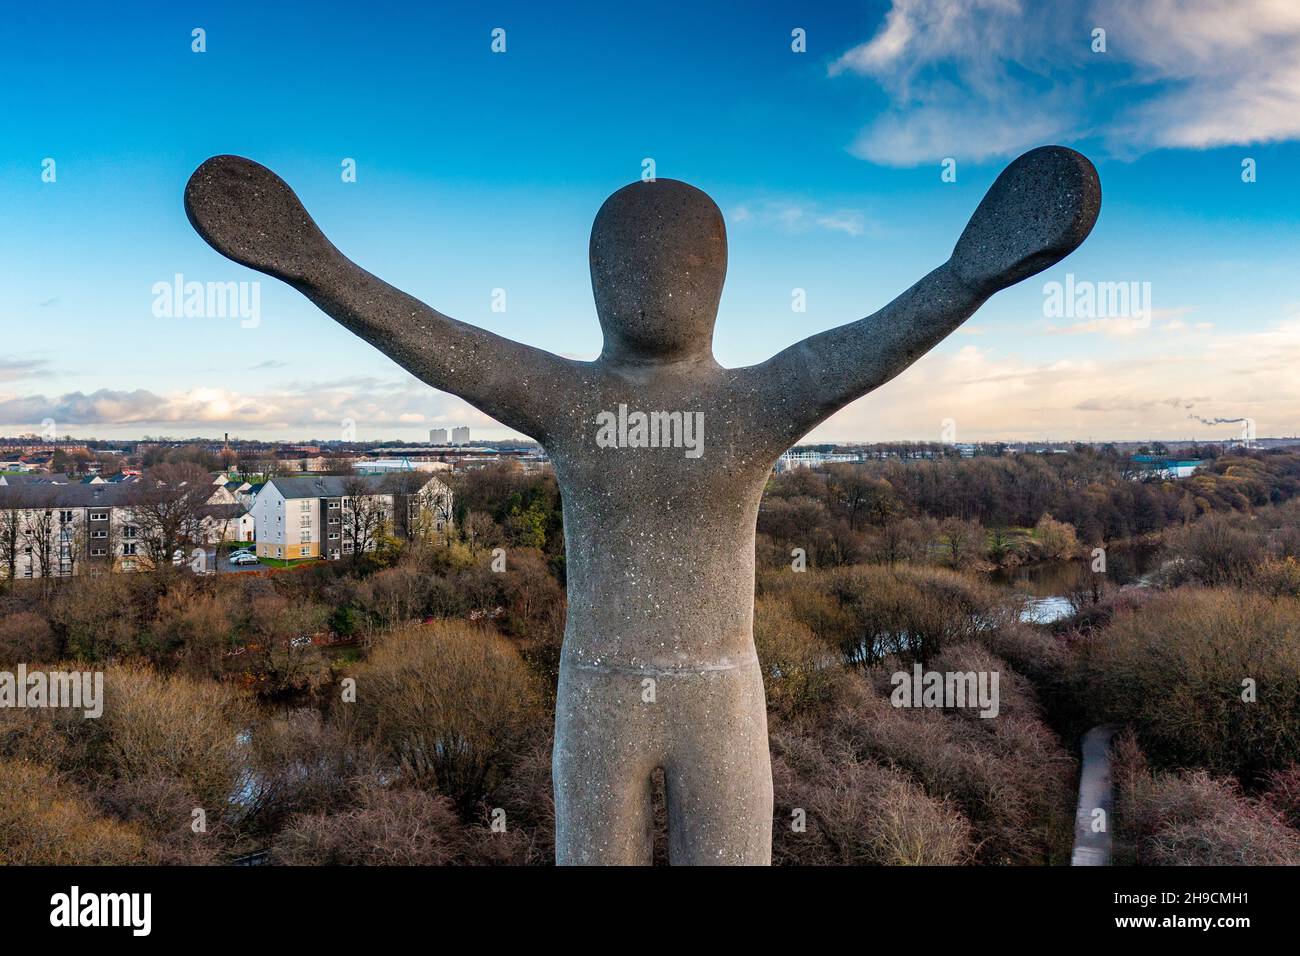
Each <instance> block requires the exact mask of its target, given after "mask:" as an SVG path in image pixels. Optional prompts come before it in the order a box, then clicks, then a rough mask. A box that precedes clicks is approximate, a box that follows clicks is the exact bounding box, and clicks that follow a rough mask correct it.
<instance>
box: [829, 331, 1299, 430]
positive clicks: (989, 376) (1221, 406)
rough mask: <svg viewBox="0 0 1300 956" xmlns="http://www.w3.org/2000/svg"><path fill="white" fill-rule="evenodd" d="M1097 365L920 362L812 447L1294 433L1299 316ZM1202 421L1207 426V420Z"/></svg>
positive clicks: (987, 357) (993, 351)
mask: <svg viewBox="0 0 1300 956" xmlns="http://www.w3.org/2000/svg"><path fill="white" fill-rule="evenodd" d="M1142 341H1143V340H1135V341H1134V346H1133V347H1131V348H1126V349H1125V350H1124V352H1122V353H1120V354H1116V355H1113V356H1107V357H1104V358H1097V359H1092V358H1078V359H1066V360H1053V361H1033V360H1028V359H1025V358H1022V357H1020V356H1017V355H1015V354H1012V353H1008V352H1007V351H1005V350H1002V349H997V348H985V347H981V346H977V345H975V344H968V345H964V346H962V347H961V348H959V349H956V350H955V351H954V350H942V351H940V352H936V353H932V354H930V355H927V356H926V357H924V358H923V359H921V360H920V361H919V362H917V363H916V364H915V365H914V366H912V368H910V369H908V370H907V371H906V372H904V373H903V374H902V375H900V376H899V377H898V378H897V379H896V380H895V381H893V382H891V383H890V384H888V385H886V386H885V387H883V388H882V389H880V391H878V392H876V393H874V394H872V395H870V396H868V397H867V398H864V399H862V400H861V401H859V402H856V403H855V404H853V405H851V406H850V407H849V408H847V409H845V410H844V411H842V412H840V413H839V414H837V415H836V416H834V417H833V418H831V419H830V420H829V421H828V422H827V423H826V424H824V425H822V426H820V427H819V428H818V429H817V430H816V431H815V432H813V435H812V436H811V437H812V439H814V440H833V439H843V440H848V439H858V440H863V439H866V440H871V439H881V440H884V439H901V438H914V439H931V440H936V441H937V440H939V435H940V432H941V429H942V427H943V422H944V420H945V419H949V418H951V419H954V420H955V421H956V425H957V440H958V441H963V440H980V439H992V438H1011V439H1017V438H1019V439H1043V438H1059V439H1065V438H1081V439H1082V438H1089V437H1093V438H1135V439H1136V438H1158V439H1173V438H1188V437H1191V436H1193V435H1199V436H1201V437H1216V436H1217V437H1233V436H1234V435H1235V434H1236V433H1235V432H1234V431H1233V430H1232V428H1233V426H1232V425H1231V424H1227V423H1220V424H1218V425H1210V424H1206V423H1205V422H1208V421H1214V420H1216V419H1222V420H1224V422H1231V421H1232V420H1240V419H1242V418H1251V419H1253V420H1254V421H1255V422H1256V432H1257V434H1258V435H1260V436H1273V435H1277V436H1285V435H1294V434H1296V433H1297V432H1300V382H1297V381H1296V378H1295V373H1294V369H1295V368H1296V366H1297V365H1298V364H1300V316H1298V317H1295V318H1291V319H1287V320H1284V321H1278V322H1274V323H1272V324H1271V325H1269V326H1267V327H1266V328H1263V329H1260V330H1257V331H1250V332H1244V331H1237V332H1231V333H1229V332H1214V333H1211V334H1207V335H1203V336H1184V337H1178V338H1175V339H1170V338H1168V337H1163V336H1162V337H1159V338H1156V339H1153V340H1151V341H1150V344H1149V345H1148V346H1143V345H1142ZM1202 420H1204V421H1202Z"/></svg>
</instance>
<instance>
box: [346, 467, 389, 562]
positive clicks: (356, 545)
mask: <svg viewBox="0 0 1300 956" xmlns="http://www.w3.org/2000/svg"><path fill="white" fill-rule="evenodd" d="M376 490H377V489H376V488H375V486H374V485H372V484H371V483H370V482H369V481H367V480H366V479H365V478H362V477H353V478H348V479H347V480H346V481H344V482H343V495H344V497H343V508H342V511H343V523H342V528H343V543H344V550H345V551H346V550H347V545H349V544H350V545H351V546H352V560H353V561H356V560H358V559H359V558H360V556H361V554H362V552H365V551H374V550H376V549H377V548H378V547H379V541H380V538H381V537H382V535H383V533H384V531H385V530H386V528H387V526H388V523H389V521H390V518H391V516H390V514H389V510H388V505H387V503H386V502H385V501H384V499H383V497H382V496H381V495H380V494H377V493H376Z"/></svg>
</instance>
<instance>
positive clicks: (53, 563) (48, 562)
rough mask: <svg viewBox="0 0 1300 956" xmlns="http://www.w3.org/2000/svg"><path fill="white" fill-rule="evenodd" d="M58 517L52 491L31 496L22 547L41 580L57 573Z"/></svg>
mask: <svg viewBox="0 0 1300 956" xmlns="http://www.w3.org/2000/svg"><path fill="white" fill-rule="evenodd" d="M57 528H58V516H57V513H56V511H55V508H54V491H53V490H52V489H50V490H43V491H41V492H38V493H36V494H35V495H34V496H33V501H32V505H31V508H30V510H29V511H27V512H26V521H25V522H24V524H23V539H24V547H25V548H26V549H29V553H30V554H31V556H32V558H31V560H32V565H33V568H32V572H33V574H36V575H38V576H39V577H42V578H51V577H53V576H55V575H57V574H58V573H59V565H58V548H57V545H56V544H55V534H56V529H57Z"/></svg>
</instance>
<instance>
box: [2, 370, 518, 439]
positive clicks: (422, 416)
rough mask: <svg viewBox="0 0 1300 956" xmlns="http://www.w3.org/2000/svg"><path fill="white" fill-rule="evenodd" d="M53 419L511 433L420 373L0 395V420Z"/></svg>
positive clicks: (181, 426)
mask: <svg viewBox="0 0 1300 956" xmlns="http://www.w3.org/2000/svg"><path fill="white" fill-rule="evenodd" d="M47 418H49V419H53V420H54V421H55V423H56V425H57V427H58V428H59V429H60V430H61V431H66V430H67V429H69V428H73V427H77V429H78V431H80V432H81V433H83V434H88V433H91V432H93V431H94V430H95V429H96V428H97V427H99V428H105V427H107V428H111V429H113V430H115V431H118V432H120V433H126V432H130V433H133V434H143V433H145V432H150V433H152V432H156V431H159V430H167V431H184V432H186V433H189V434H198V433H210V434H215V433H218V432H222V431H232V432H239V433H244V434H263V435H278V436H280V437H293V436H316V437H328V436H331V435H334V434H336V433H337V432H339V430H340V428H341V423H342V422H343V421H344V420H348V419H350V420H351V421H353V422H354V423H355V425H356V429H357V433H358V434H361V435H367V436H375V435H382V434H385V433H388V434H399V433H406V434H407V435H417V434H419V431H418V430H419V429H426V428H428V427H431V426H435V425H470V426H472V427H477V428H479V429H487V430H490V431H491V432H493V433H494V434H499V435H505V434H508V430H507V429H505V428H503V427H502V426H501V425H499V424H498V423H496V422H495V421H493V420H492V419H491V418H489V417H488V416H486V415H484V414H482V413H481V412H479V411H477V410H475V409H473V408H471V407H470V406H469V405H467V404H466V403H465V402H463V401H461V400H460V399H459V398H456V397H455V396H453V395H448V394H446V393H444V392H438V391H435V390H434V389H431V388H429V387H427V386H425V385H423V384H421V383H419V382H418V381H416V380H415V379H414V378H410V377H407V378H404V379H401V380H388V379H377V378H363V377H355V378H348V379H340V380H336V381H331V382H297V383H293V384H291V385H290V386H289V387H288V388H285V389H282V390H278V391H275V392H265V393H259V394H248V393H243V392H234V391H230V390H227V389H224V388H191V389H188V390H184V391H176V392H168V393H164V394H159V393H157V392H152V391H149V390H147V389H135V390H133V391H123V390H115V389H109V388H101V389H97V390H96V391H93V392H89V393H87V392H82V391H74V392H67V393H65V394H62V395H56V396H46V395H42V394H21V395H9V396H4V395H0V426H8V427H19V428H23V427H26V428H29V429H30V428H31V427H33V426H35V425H37V424H38V423H40V422H42V421H43V420H44V419H47Z"/></svg>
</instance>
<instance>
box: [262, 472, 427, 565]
mask: <svg viewBox="0 0 1300 956" xmlns="http://www.w3.org/2000/svg"><path fill="white" fill-rule="evenodd" d="M420 479H424V480H420ZM403 481H404V479H403V476H401V475H362V476H358V477H355V478H348V477H343V476H340V475H320V476H317V477H311V478H306V477H304V478H272V479H271V480H270V481H268V482H267V483H266V485H265V486H264V487H263V488H262V490H261V491H260V492H259V493H258V495H257V499H256V500H255V501H254V503H253V508H252V511H251V512H250V514H251V515H252V518H253V527H254V535H255V540H256V542H257V556H258V557H260V558H279V559H282V560H286V561H287V560H301V559H303V558H331V559H334V558H340V557H342V556H344V555H348V554H352V553H354V552H355V551H357V550H362V551H373V550H374V549H375V548H376V547H377V546H378V544H379V541H380V540H381V539H382V538H383V537H385V536H386V535H388V534H393V533H398V534H403V533H404V534H407V535H408V536H411V537H414V536H416V535H419V534H422V533H430V532H441V531H443V530H445V528H446V526H447V523H448V521H449V520H450V516H451V490H450V489H449V488H448V487H447V486H446V485H444V484H443V483H442V482H441V481H439V480H438V479H437V478H434V477H433V476H431V475H430V476H428V477H427V479H426V478H425V476H424V474H422V473H421V474H420V478H419V479H416V480H415V481H413V482H410V483H406V484H404V483H403ZM358 489H366V492H367V493H365V494H357V491H358Z"/></svg>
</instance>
